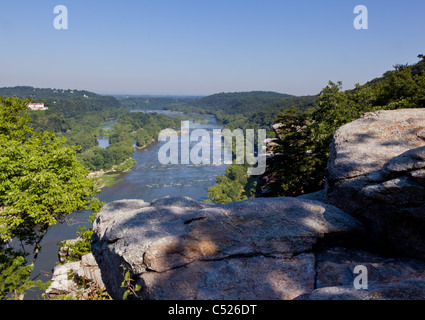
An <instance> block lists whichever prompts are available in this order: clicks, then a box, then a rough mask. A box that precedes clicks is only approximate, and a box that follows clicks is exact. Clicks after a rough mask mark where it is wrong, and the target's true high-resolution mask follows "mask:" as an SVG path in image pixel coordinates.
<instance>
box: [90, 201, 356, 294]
mask: <svg viewBox="0 0 425 320" xmlns="http://www.w3.org/2000/svg"><path fill="white" fill-rule="evenodd" d="M93 229H94V235H93V238H92V251H93V254H94V255H95V257H96V260H97V262H98V265H99V267H100V269H101V272H102V278H103V282H104V283H105V286H106V288H107V291H108V293H109V294H110V295H111V296H112V297H113V298H114V299H121V298H122V296H123V293H124V290H125V289H124V288H121V287H120V286H121V282H122V279H123V277H122V267H121V265H123V266H124V267H125V268H126V269H127V270H130V271H131V276H132V279H134V280H135V281H136V283H138V284H140V285H141V286H142V291H141V292H140V294H139V298H140V299H164V300H173V299H175V300H186V299H203V300H207V299H220V300H227V299H267V300H274V299H295V298H297V297H298V296H302V295H304V294H307V293H310V292H312V291H313V290H314V289H315V288H314V286H315V277H316V271H315V264H316V261H315V255H314V254H313V253H312V252H313V248H314V247H315V246H316V245H318V244H319V243H321V242H325V241H327V239H332V241H335V240H336V239H341V241H343V239H346V238H347V237H352V236H353V235H355V234H361V233H362V231H363V227H362V224H361V223H360V222H359V221H358V220H356V219H355V218H353V217H351V216H349V215H347V214H345V213H344V212H342V211H341V210H339V209H337V208H335V207H333V206H330V205H326V204H323V203H321V202H317V201H311V200H302V199H295V198H268V199H262V198H258V199H251V200H247V201H241V202H234V203H230V204H227V205H219V204H211V203H202V202H196V201H194V200H192V199H190V198H163V199H158V200H155V201H153V202H152V203H146V202H144V201H142V200H121V201H116V202H113V203H110V204H107V205H106V206H105V207H104V208H103V209H102V211H101V212H100V213H99V214H98V215H97V219H96V221H95V223H94V226H93Z"/></svg>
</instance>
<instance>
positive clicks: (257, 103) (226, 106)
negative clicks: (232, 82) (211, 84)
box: [191, 91, 293, 115]
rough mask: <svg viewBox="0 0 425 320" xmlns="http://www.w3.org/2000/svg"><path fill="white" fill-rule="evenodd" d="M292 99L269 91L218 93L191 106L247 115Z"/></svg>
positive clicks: (286, 95)
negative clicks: (283, 100)
mask: <svg viewBox="0 0 425 320" xmlns="http://www.w3.org/2000/svg"><path fill="white" fill-rule="evenodd" d="M290 97H293V96H291V95H289V94H282V93H277V92H269V91H251V92H233V93H218V94H213V95H211V96H207V97H204V98H201V99H197V100H195V101H193V102H192V103H191V105H193V106H196V107H199V108H202V109H203V110H205V111H208V112H212V113H216V112H218V111H223V112H225V113H226V114H227V115H234V114H244V115H247V114H250V113H253V112H255V111H257V110H259V109H261V108H262V107H264V106H266V105H269V104H272V103H276V102H279V101H281V100H282V99H286V98H290Z"/></svg>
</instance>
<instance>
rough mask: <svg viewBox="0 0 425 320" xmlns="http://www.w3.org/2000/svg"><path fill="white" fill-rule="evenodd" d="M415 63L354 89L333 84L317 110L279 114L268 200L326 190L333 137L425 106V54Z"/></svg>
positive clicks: (324, 90)
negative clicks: (380, 113)
mask: <svg viewBox="0 0 425 320" xmlns="http://www.w3.org/2000/svg"><path fill="white" fill-rule="evenodd" d="M418 58H419V59H420V61H419V62H418V63H417V64H414V65H410V66H409V65H399V64H398V65H394V70H391V71H388V72H386V73H385V74H384V75H383V76H382V77H380V78H376V79H373V80H372V81H370V82H368V83H366V84H364V85H356V87H355V89H353V90H346V91H343V90H342V83H341V82H338V83H333V82H329V85H328V86H327V87H325V88H324V89H323V90H322V92H321V93H320V94H319V96H318V102H317V107H316V108H312V109H309V110H308V111H307V112H304V113H301V112H299V110H297V109H291V110H287V111H285V112H283V113H281V114H280V115H279V116H278V117H277V119H276V121H275V122H276V123H281V124H282V127H281V129H280V131H281V136H280V140H279V146H278V147H277V148H275V153H277V154H278V156H276V157H274V158H273V160H272V161H269V165H270V166H271V169H272V170H271V171H272V172H273V179H272V181H273V182H272V183H271V184H270V186H269V187H270V190H271V192H270V193H268V194H267V196H298V195H301V194H306V193H311V192H314V191H319V190H320V189H322V188H323V187H324V183H325V169H326V165H327V161H328V158H329V145H330V143H331V142H332V137H333V133H334V132H335V131H336V130H337V129H338V128H339V127H341V126H342V125H344V124H346V123H348V122H351V121H353V120H356V119H358V118H360V117H361V116H362V114H364V113H366V112H373V111H377V110H394V109H405V108H425V72H424V70H425V56H424V55H419V56H418Z"/></svg>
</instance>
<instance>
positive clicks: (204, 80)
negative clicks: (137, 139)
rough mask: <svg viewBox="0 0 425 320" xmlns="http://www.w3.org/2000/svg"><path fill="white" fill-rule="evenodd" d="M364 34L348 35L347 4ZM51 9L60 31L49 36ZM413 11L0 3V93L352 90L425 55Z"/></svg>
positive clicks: (214, 2)
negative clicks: (63, 21) (59, 16)
mask: <svg viewBox="0 0 425 320" xmlns="http://www.w3.org/2000/svg"><path fill="white" fill-rule="evenodd" d="M360 4H362V5H366V6H367V8H368V10H369V29H368V30H355V29H354V27H353V20H354V18H355V16H356V15H355V14H354V13H353V10H354V7H355V6H356V5H360ZM57 5H65V6H67V8H68V16H69V29H68V30H61V31H59V30H56V29H55V28H54V27H53V20H54V18H55V15H54V14H53V9H54V7H55V6H57ZM424 14H425V1H423V0H404V1H393V0H354V1H352V0H322V1H318V0H298V1H295V0H290V1H289V0H288V1H285V0H263V1H260V0H149V1H146V0H144V1H143V0H142V1H141V0H131V1H130V0H123V1H118V0H107V1H99V0H88V1H82V0H69V1H67V0H38V1H34V0H1V2H0V39H1V49H0V86H1V87H4V86H16V85H30V86H34V87H42V88H46V87H49V88H63V89H86V90H90V91H95V92H99V93H129V94H181V95H184V94H194V95H207V94H213V93H217V92H235V91H251V90H268V91H277V92H281V93H289V94H294V95H309V94H317V93H319V92H320V90H321V89H322V88H323V87H325V86H326V85H327V83H328V81H329V80H332V81H334V82H336V81H343V84H344V88H345V89H350V88H352V87H353V86H354V84H355V83H364V82H366V81H368V80H371V79H373V78H375V77H378V76H381V75H382V74H383V73H384V72H385V71H387V70H389V69H392V66H393V65H394V64H397V63H400V64H404V63H415V62H416V61H417V60H418V59H417V55H418V54H420V53H424V54H425V19H424Z"/></svg>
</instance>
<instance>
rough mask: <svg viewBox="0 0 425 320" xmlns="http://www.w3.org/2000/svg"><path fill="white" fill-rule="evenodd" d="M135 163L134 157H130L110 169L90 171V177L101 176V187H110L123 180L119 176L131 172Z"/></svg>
mask: <svg viewBox="0 0 425 320" xmlns="http://www.w3.org/2000/svg"><path fill="white" fill-rule="evenodd" d="M135 164H136V160H134V159H133V158H129V159H127V160H126V161H124V162H123V163H121V164H119V165H116V166H113V167H112V169H110V170H106V171H105V170H100V171H95V172H90V174H89V177H95V178H99V188H100V189H103V188H109V187H112V186H113V185H115V184H117V183H118V182H120V181H122V179H119V177H120V176H121V175H122V174H123V173H127V172H130V171H131V169H132V168H133V166H134V165H135Z"/></svg>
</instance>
